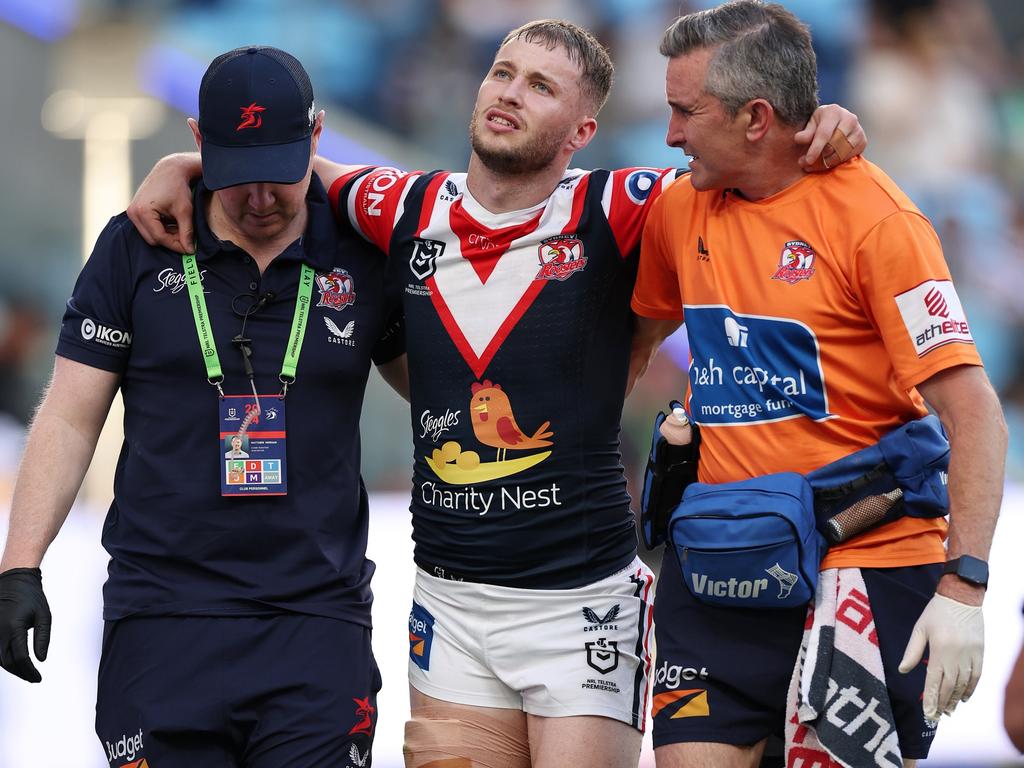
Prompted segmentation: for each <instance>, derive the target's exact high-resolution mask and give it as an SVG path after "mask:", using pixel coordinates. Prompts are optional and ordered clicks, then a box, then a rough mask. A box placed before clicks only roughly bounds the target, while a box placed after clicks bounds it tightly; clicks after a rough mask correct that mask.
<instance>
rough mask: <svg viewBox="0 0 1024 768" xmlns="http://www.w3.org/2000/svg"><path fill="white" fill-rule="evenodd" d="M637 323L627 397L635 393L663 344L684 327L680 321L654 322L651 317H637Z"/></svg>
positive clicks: (630, 353)
mask: <svg viewBox="0 0 1024 768" xmlns="http://www.w3.org/2000/svg"><path fill="white" fill-rule="evenodd" d="M635 321H636V322H635V324H634V326H633V339H632V342H631V344H630V350H629V378H628V379H627V381H626V395H629V393H630V392H632V391H633V386H634V385H635V384H636V382H637V381H638V380H639V379H640V377H641V376H643V375H644V373H645V372H646V371H647V367H648V366H649V365H650V364H651V360H652V359H653V358H654V355H655V353H657V351H658V347H660V346H661V343H662V342H663V341H664V340H665V339H667V338H668V337H669V336H671V335H672V333H673V332H674V331H675V330H676V329H677V328H678V327H679V326H680V325H682V321H680V320H654V319H651V318H649V317H636V318H635Z"/></svg>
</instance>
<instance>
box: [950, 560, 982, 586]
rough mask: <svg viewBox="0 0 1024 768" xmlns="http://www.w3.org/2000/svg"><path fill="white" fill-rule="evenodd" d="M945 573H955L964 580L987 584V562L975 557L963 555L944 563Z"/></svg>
mask: <svg viewBox="0 0 1024 768" xmlns="http://www.w3.org/2000/svg"><path fill="white" fill-rule="evenodd" d="M945 572H946V573H955V574H956V575H957V576H959V577H960V578H961V579H963V580H964V581H969V582H971V583H972V584H979V585H981V586H986V585H987V584H988V563H986V562H985V561H984V560H980V559H978V558H977V557H971V556H970V555H964V556H962V557H959V558H957V559H956V560H951V561H950V562H948V563H947V564H946V569H945Z"/></svg>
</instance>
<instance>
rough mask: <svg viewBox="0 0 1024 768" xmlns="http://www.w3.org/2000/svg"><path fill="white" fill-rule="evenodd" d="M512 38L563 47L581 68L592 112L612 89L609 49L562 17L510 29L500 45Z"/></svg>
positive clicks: (539, 20) (532, 22) (599, 108)
mask: <svg viewBox="0 0 1024 768" xmlns="http://www.w3.org/2000/svg"><path fill="white" fill-rule="evenodd" d="M513 40H523V41H525V42H527V43H543V44H544V45H545V46H547V48H548V50H549V51H550V50H554V49H555V48H559V47H561V48H564V49H565V51H566V53H567V54H568V55H569V60H570V61H571V62H573V63H574V64H576V65H577V66H578V67H579V68H580V70H581V77H580V90H581V91H582V92H583V97H584V98H585V99H586V100H587V102H588V103H589V105H590V106H591V107H592V108H593V111H594V114H595V115H596V114H597V113H598V112H600V111H601V107H603V106H604V103H605V102H606V101H607V100H608V93H609V91H611V89H612V80H613V78H614V76H615V67H614V66H613V65H612V58H611V56H610V55H609V54H608V49H607V48H605V47H604V46H603V45H602V44H601V43H600V42H599V41H598V40H597V38H596V37H594V36H593V35H592V34H591V33H590V32H588V31H587V30H585V29H584V28H583V27H581V26H578V25H576V24H573V23H572V22H571V21H565V20H564V19H538V20H537V21H531V22H528V23H526V24H523V26H521V27H517V28H516V29H513V30H512V31H511V32H509V33H508V34H507V35H505V39H504V40H502V41H501V45H505V44H506V43H510V42H512V41H513ZM500 47H501V46H499V48H500Z"/></svg>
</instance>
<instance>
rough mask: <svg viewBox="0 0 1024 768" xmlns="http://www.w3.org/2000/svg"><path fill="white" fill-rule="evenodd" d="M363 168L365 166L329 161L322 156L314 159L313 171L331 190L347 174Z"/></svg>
mask: <svg viewBox="0 0 1024 768" xmlns="http://www.w3.org/2000/svg"><path fill="white" fill-rule="evenodd" d="M363 167H365V166H361V165H342V164H341V163H336V162H334V161H333V160H328V159H327V158H325V157H321V156H320V155H317V156H316V157H314V158H313V170H314V171H315V172H316V175H317V176H319V177H320V181H321V182H322V183H323V185H324V187H325V188H327V189H330V188H331V185H332V184H334V182H335V181H337V180H338V179H339V178H341V177H342V176H344V175H345V174H348V173H351V172H352V171H355V170H358V169H359V168H363Z"/></svg>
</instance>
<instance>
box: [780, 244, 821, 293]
mask: <svg viewBox="0 0 1024 768" xmlns="http://www.w3.org/2000/svg"><path fill="white" fill-rule="evenodd" d="M814 258H815V256H814V249H813V248H811V246H809V245H808V244H807V243H805V242H804V241H803V240H790V241H789V242H788V243H786V245H785V246H784V247H783V249H782V255H781V256H780V257H779V266H778V268H777V269H776V270H775V274H773V275H772V280H784V281H785V282H787V283H789V284H790V285H796V284H797V283H799V282H800V281H801V280H810V279H811V276H812V275H814Z"/></svg>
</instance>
